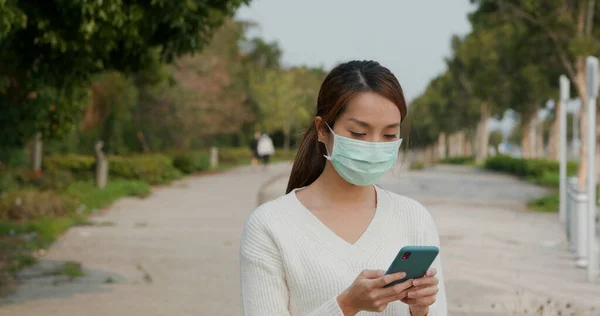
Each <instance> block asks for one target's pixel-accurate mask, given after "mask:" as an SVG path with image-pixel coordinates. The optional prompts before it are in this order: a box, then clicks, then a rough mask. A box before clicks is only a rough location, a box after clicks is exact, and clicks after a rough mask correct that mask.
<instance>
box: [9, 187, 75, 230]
mask: <svg viewBox="0 0 600 316" xmlns="http://www.w3.org/2000/svg"><path fill="white" fill-rule="evenodd" d="M78 205H79V204H78V201H77V199H76V198H73V197H71V196H69V195H67V194H64V193H55V192H52V191H37V190H11V191H8V192H4V193H2V194H1V195H0V220H11V221H16V222H24V221H30V220H33V219H37V218H45V217H61V216H67V215H70V214H72V212H74V211H75V209H76V207H77V206H78Z"/></svg>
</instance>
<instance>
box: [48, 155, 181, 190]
mask: <svg viewBox="0 0 600 316" xmlns="http://www.w3.org/2000/svg"><path fill="white" fill-rule="evenodd" d="M108 159H109V175H110V176H111V177H116V178H123V179H129V180H142V181H145V182H148V183H150V184H161V183H167V182H169V181H171V180H174V179H177V178H180V177H181V172H179V170H177V169H176V168H175V167H174V166H173V162H172V160H171V159H170V158H169V157H167V156H164V155H139V156H110V157H109V158H108ZM44 166H45V169H46V170H52V169H54V170H61V171H65V170H66V171H69V172H71V173H72V174H73V176H74V177H75V178H76V179H78V180H83V181H89V180H93V179H94V176H95V168H96V159H95V158H94V157H92V156H83V155H64V156H50V157H47V158H46V159H45V163H44ZM109 181H110V180H109Z"/></svg>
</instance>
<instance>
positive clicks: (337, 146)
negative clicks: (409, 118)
mask: <svg viewBox="0 0 600 316" xmlns="http://www.w3.org/2000/svg"><path fill="white" fill-rule="evenodd" d="M327 127H328V128H329V130H330V131H331V133H332V134H333V148H332V150H331V153H330V154H329V150H327V153H328V155H324V156H325V158H326V159H327V160H329V161H331V164H333V167H334V168H335V170H336V171H337V173H338V174H339V175H340V176H341V177H342V178H344V179H345V180H346V181H348V182H349V183H352V184H354V185H359V186H367V185H371V184H374V183H375V182H377V180H379V179H380V178H381V176H383V174H384V173H385V172H386V171H388V170H390V169H391V168H392V167H393V166H394V164H395V163H396V160H397V159H398V151H399V149H400V144H402V139H398V140H396V141H392V142H365V141H361V140H356V139H352V138H348V137H343V136H340V135H337V134H336V133H334V132H333V130H332V129H331V127H329V125H327Z"/></svg>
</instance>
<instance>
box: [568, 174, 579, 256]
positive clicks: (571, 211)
mask: <svg viewBox="0 0 600 316" xmlns="http://www.w3.org/2000/svg"><path fill="white" fill-rule="evenodd" d="M576 188H577V178H576V177H572V178H569V179H568V181H567V214H566V221H565V222H566V223H565V228H566V230H567V239H568V240H569V249H570V250H571V251H573V252H575V251H576V250H575V248H576V247H577V245H576V242H575V240H574V239H575V236H574V234H575V231H576V230H575V227H574V226H575V223H576V222H575V214H577V212H576V210H577V208H576V205H575V194H576V193H575V190H576Z"/></svg>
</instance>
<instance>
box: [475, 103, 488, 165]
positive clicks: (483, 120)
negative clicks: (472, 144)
mask: <svg viewBox="0 0 600 316" xmlns="http://www.w3.org/2000/svg"><path fill="white" fill-rule="evenodd" d="M479 110H480V114H479V123H478V124H477V146H476V149H477V153H476V156H475V160H476V161H477V162H478V163H482V162H484V161H485V160H486V159H487V156H488V148H489V146H490V134H489V132H488V120H489V118H490V108H489V105H488V104H487V103H486V102H482V103H481V104H480V108H479Z"/></svg>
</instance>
